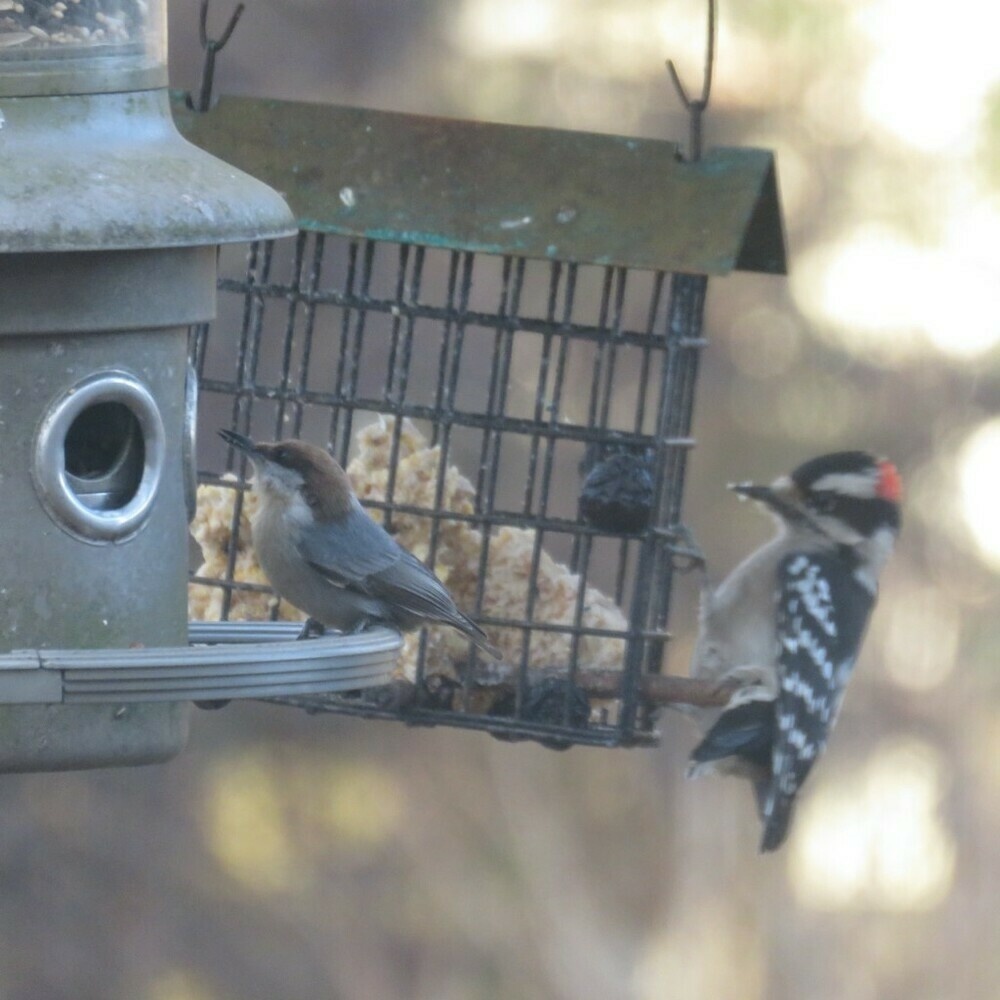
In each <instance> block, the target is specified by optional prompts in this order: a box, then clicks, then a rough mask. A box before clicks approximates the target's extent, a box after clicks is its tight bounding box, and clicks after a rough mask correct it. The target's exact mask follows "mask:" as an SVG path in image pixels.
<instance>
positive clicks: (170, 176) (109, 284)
mask: <svg viewBox="0 0 1000 1000" xmlns="http://www.w3.org/2000/svg"><path fill="white" fill-rule="evenodd" d="M166 83H167V78H166V7H165V0H148V2H143V0H86V2H83V3H59V2H55V0H51V2H50V0H37V2H30V3H29V2H27V0H24V2H23V3H14V4H11V3H6V4H3V5H0V159H2V162H3V169H2V171H0V289H2V293H0V432H2V449H0V482H2V489H3V500H4V503H3V517H2V518H0V551H2V552H3V554H4V558H3V561H2V564H0V636H2V639H0V642H2V644H3V646H4V648H5V649H6V650H9V652H6V653H5V654H4V655H0V770H2V771H18V770H40V769H58V768H69V767H88V766H100V765H109V764H138V763H144V762H148V761H155V760H162V759H164V758H167V757H169V756H171V755H173V754H175V753H177V752H178V751H179V750H180V749H181V747H182V745H183V743H184V740H185V735H186V718H187V716H186V706H185V699H187V698H191V697H198V696H199V694H201V695H202V696H205V697H212V696H213V695H216V696H218V695H222V694H225V695H231V694H232V693H233V692H234V690H238V689H240V687H241V685H242V687H243V688H250V689H252V690H263V691H265V692H269V693H270V692H274V691H275V690H279V689H280V690H288V689H289V688H288V686H287V685H286V686H285V687H284V688H281V686H280V685H278V686H277V687H276V686H275V684H274V682H273V677H272V676H271V675H270V674H269V673H268V668H267V666H266V657H265V656H263V655H255V654H253V652H252V651H246V650H242V651H241V647H238V646H229V647H227V648H225V649H210V648H209V647H207V646H206V647H205V648H204V649H203V651H202V653H201V654H199V656H200V661H199V662H195V660H197V659H198V657H197V656H196V657H195V659H192V658H191V657H190V655H189V652H190V651H189V648H188V640H189V636H188V619H187V610H186V598H185V594H186V586H187V562H188V540H187V522H188V518H189V515H190V514H191V512H192V507H193V501H194V482H193V474H194V472H193V470H194V447H193V446H194V414H195V391H196V382H195V380H194V379H193V377H192V376H191V374H190V368H189V365H188V357H187V338H188V329H189V327H190V325H191V324H196V323H201V322H204V321H206V320H208V319H210V318H211V317H212V315H213V314H214V311H215V298H216V288H215V286H216V255H217V246H218V244H220V243H226V242H231V241H248V240H253V239H261V238H272V237H277V236H282V235H285V234H287V233H289V232H290V231H293V230H294V220H293V219H292V217H291V215H290V213H289V211H288V208H287V206H286V205H285V203H284V201H283V200H282V199H281V197H279V196H278V195H277V194H276V193H275V192H274V191H272V190H271V189H270V188H268V187H267V186H266V185H265V184H262V183H260V182H259V181H257V180H254V179H253V178H252V177H250V176H248V175H246V174H244V173H242V172H240V171H239V170H236V169H233V168H232V167H230V166H229V165H228V164H226V163H223V162H221V161H220V160H217V159H215V158H214V157H212V156H210V155H208V154H206V153H204V152H202V151H201V150H199V149H197V148H195V147H194V146H192V145H190V144H189V143H188V142H186V141H185V140H184V139H183V138H182V137H181V136H180V134H179V133H178V132H177V130H176V128H175V127H174V124H173V121H172V118H171V114H170V107H169V100H168V94H167V90H166V89H165V88H166ZM216 631H218V630H216ZM282 637H283V638H291V637H290V636H288V635H287V634H285V633H281V634H279V638H282ZM193 638H194V639H197V640H198V641H201V642H213V641H217V640H218V639H219V636H218V635H214V634H213V635H205V634H201V633H199V634H197V635H195V636H194V637H193ZM393 641H395V640H393ZM297 645H298V649H296V647H294V646H290V647H289V648H288V652H287V656H288V657H291V658H292V659H296V658H297V659H298V660H300V661H301V660H302V659H303V657H304V656H305V651H304V650H302V649H301V647H302V646H304V645H305V644H297ZM383 645H385V644H383ZM389 646H390V647H391V646H392V643H391V642H390V643H389ZM269 656H270V658H274V656H275V654H274V653H270V654H269ZM310 656H312V657H313V659H312V660H310V663H309V664H308V665H309V667H310V668H311V669H312V670H313V674H312V676H313V677H314V678H315V676H316V670H317V669H318V667H317V663H316V661H315V656H316V654H315V653H311V654H310ZM277 658H278V659H281V657H280V656H279V657H277ZM234 678H235V680H234ZM300 679H301V678H300ZM255 685H256V686H255ZM291 689H292V690H296V687H295V685H292V686H291Z"/></svg>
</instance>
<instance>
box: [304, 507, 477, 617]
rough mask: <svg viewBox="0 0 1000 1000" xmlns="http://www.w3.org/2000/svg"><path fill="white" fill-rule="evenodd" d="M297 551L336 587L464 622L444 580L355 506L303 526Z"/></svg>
mask: <svg viewBox="0 0 1000 1000" xmlns="http://www.w3.org/2000/svg"><path fill="white" fill-rule="evenodd" d="M299 551H300V553H301V554H302V556H303V557H304V558H305V560H306V561H307V562H308V563H309V564H310V565H311V566H312V567H313V568H314V569H315V570H317V571H318V572H319V573H322V574H323V576H324V577H325V578H326V579H327V580H329V581H330V582H331V583H333V584H335V585H336V586H338V587H346V588H348V589H349V590H356V591H359V592H361V593H364V594H367V595H368V596H369V597H375V598H378V599H379V600H382V601H385V602H386V603H387V604H388V605H390V606H391V607H392V608H395V609H399V610H400V611H402V612H404V613H405V614H410V615H415V616H417V617H419V618H429V619H431V620H436V621H445V622H452V623H455V624H459V623H461V624H462V625H465V624H466V623H467V622H468V619H467V618H466V617H465V615H463V614H462V613H461V612H460V611H459V610H458V608H457V607H455V602H454V601H453V600H452V598H451V595H450V594H449V593H448V591H447V590H446V589H445V586H444V584H443V583H441V581H440V580H439V579H438V578H437V577H436V576H435V575H434V574H433V573H432V572H431V571H430V570H429V569H428V568H427V567H426V566H425V565H424V564H423V563H422V562H421V561H420V560H419V559H417V557H416V556H414V555H413V554H412V553H410V552H407V551H406V549H404V548H403V547H402V546H401V545H400V544H399V543H398V542H397V541H396V540H395V539H394V538H393V537H392V536H391V535H389V534H388V533H387V532H386V531H385V529H384V528H382V527H381V526H380V525H378V524H376V523H375V522H374V521H373V520H372V519H371V518H370V517H369V516H368V515H367V514H365V513H364V512H363V511H362V510H360V509H355V510H354V511H352V512H351V514H350V515H349V516H348V517H347V518H346V519H345V520H344V521H343V522H342V523H341V524H338V525H336V526H329V525H314V526H313V527H311V528H308V529H306V530H305V531H304V532H303V533H302V538H301V540H300V542H299ZM469 624H471V623H469Z"/></svg>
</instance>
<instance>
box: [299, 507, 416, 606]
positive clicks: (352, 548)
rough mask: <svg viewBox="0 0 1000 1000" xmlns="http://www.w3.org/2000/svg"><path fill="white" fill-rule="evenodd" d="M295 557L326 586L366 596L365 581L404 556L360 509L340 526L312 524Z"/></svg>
mask: <svg viewBox="0 0 1000 1000" xmlns="http://www.w3.org/2000/svg"><path fill="white" fill-rule="evenodd" d="M299 554H300V555H301V556H302V558H303V559H305V561H306V562H307V563H309V565H310V566H312V567H313V569H315V570H316V571H317V572H319V573H322V574H323V576H325V577H326V579H327V580H329V581H330V583H332V584H335V585H336V586H338V587H347V588H350V589H353V590H360V591H364V592H365V593H368V590H367V587H366V582H367V581H368V579H369V578H370V577H372V576H374V575H375V574H377V573H382V572H384V571H385V570H387V569H389V568H390V567H392V566H393V565H394V564H395V563H397V562H398V561H399V560H400V559H401V558H402V556H404V555H405V554H406V553H405V551H404V550H403V549H402V548H401V547H400V546H399V544H398V543H397V542H396V541H395V539H394V538H393V537H392V536H391V535H390V534H388V532H386V530H385V529H384V528H382V527H381V526H380V525H378V524H376V523H375V522H374V521H373V520H372V519H371V518H370V517H369V516H368V515H367V514H366V513H365V512H364V511H363V510H362V509H361V508H360V507H358V508H355V509H354V510H352V511H351V513H350V514H349V515H348V516H347V517H346V518H345V519H344V520H343V521H341V522H340V523H338V524H334V525H328V524H313V525H312V526H311V527H309V528H306V529H305V530H304V531H303V532H302V536H301V538H300V539H299Z"/></svg>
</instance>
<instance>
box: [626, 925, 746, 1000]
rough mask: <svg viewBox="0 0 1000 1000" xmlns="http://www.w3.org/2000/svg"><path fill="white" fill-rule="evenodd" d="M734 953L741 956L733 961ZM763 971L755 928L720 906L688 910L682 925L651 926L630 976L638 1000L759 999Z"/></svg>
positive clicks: (633, 994) (634, 994)
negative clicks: (671, 998) (695, 999)
mask: <svg viewBox="0 0 1000 1000" xmlns="http://www.w3.org/2000/svg"><path fill="white" fill-rule="evenodd" d="M733 955H739V956H741V958H740V961H739V962H738V963H737V962H733V961H732V957H731V956H733ZM765 982H766V970H765V969H764V966H763V963H762V953H761V950H760V947H759V942H758V940H757V934H756V933H755V931H754V929H752V928H751V927H749V926H747V925H746V924H745V923H743V922H741V921H739V920H737V919H736V917H735V915H734V913H733V912H732V911H730V910H728V909H727V908H725V907H723V906H713V905H707V906H702V907H701V908H699V909H695V908H694V907H691V908H690V909H689V910H688V911H686V912H685V914H684V918H683V920H682V921H678V922H677V923H676V924H670V925H668V926H665V927H657V928H654V929H653V931H652V932H651V933H650V935H649V936H648V937H647V938H646V940H645V942H644V944H643V947H642V950H641V951H640V954H639V960H638V962H637V963H636V966H635V973H634V975H633V988H634V992H633V993H631V994H630V995H632V996H634V997H635V998H636V1000H663V998H664V997H677V998H682V997H683V998H687V997H691V998H694V997H711V998H712V1000H763V997H764V995H765V993H764V989H765V986H764V984H765Z"/></svg>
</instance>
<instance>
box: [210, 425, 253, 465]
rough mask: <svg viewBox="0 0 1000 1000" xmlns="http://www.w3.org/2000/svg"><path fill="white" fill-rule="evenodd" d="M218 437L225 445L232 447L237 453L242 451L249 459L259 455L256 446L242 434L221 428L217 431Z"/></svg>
mask: <svg viewBox="0 0 1000 1000" xmlns="http://www.w3.org/2000/svg"><path fill="white" fill-rule="evenodd" d="M219 437H220V438H222V440H223V441H225V442H226V443H227V444H230V445H232V446H233V447H234V448H235V449H236V450H237V451H242V452H244V453H245V454H246V455H249V456H250V457H251V458H253V457H254V456H256V455H259V454H260V452H258V450H257V445H255V444H254V443H253V441H251V440H250V438H248V437H244V435H242V434H237V433H236V431H230V430H226V429H225V428H223V429H222V430H220V431H219Z"/></svg>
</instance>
